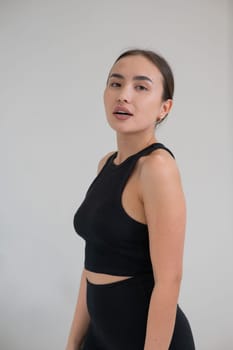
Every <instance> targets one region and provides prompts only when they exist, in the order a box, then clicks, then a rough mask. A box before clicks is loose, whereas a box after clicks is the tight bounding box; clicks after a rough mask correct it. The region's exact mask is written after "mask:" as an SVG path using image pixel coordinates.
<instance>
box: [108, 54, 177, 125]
mask: <svg viewBox="0 0 233 350" xmlns="http://www.w3.org/2000/svg"><path fill="white" fill-rule="evenodd" d="M138 55H139V56H143V57H145V58H147V59H148V60H149V61H150V62H152V63H153V64H154V65H155V66H156V67H157V68H158V70H159V71H160V73H161V74H162V77H163V95H162V100H163V101H166V100H167V99H173V93H174V76H173V73H172V70H171V67H170V66H169V64H168V62H167V61H166V60H165V58H163V57H162V56H161V55H159V54H157V53H156V52H154V51H151V50H142V49H132V50H127V51H125V52H123V53H122V54H121V55H120V56H119V57H118V58H117V59H116V61H115V62H114V63H116V62H118V61H119V60H120V59H121V58H124V57H127V56H138ZM166 117H167V115H166V116H165V117H164V118H163V119H162V120H161V121H163V120H164V119H165V118H166ZM161 121H159V122H157V123H156V125H158V124H160V122H161Z"/></svg>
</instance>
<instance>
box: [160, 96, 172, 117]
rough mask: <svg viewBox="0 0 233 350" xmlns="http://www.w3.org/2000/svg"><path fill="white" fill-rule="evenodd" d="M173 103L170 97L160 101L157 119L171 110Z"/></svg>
mask: <svg viewBox="0 0 233 350" xmlns="http://www.w3.org/2000/svg"><path fill="white" fill-rule="evenodd" d="M172 105H173V100H172V99H167V100H166V101H163V102H162V105H161V108H160V115H159V119H160V120H161V119H163V118H164V117H165V116H166V115H167V114H168V113H169V112H170V110H171V108H172Z"/></svg>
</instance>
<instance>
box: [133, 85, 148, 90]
mask: <svg viewBox="0 0 233 350" xmlns="http://www.w3.org/2000/svg"><path fill="white" fill-rule="evenodd" d="M136 89H137V90H148V89H147V88H146V87H145V86H143V85H137V86H136Z"/></svg>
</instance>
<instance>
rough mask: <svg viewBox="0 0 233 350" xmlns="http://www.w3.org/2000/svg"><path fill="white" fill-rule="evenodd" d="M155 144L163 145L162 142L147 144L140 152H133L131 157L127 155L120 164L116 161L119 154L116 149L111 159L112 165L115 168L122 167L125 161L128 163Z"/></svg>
mask: <svg viewBox="0 0 233 350" xmlns="http://www.w3.org/2000/svg"><path fill="white" fill-rule="evenodd" d="M154 145H162V144H161V143H160V142H154V143H151V144H150V145H149V146H146V147H144V148H143V149H141V150H139V151H138V152H136V153H134V154H131V155H130V156H129V157H127V158H126V159H125V160H123V162H121V163H120V164H116V163H114V159H115V158H116V156H117V154H118V151H116V152H115V153H113V154H112V157H111V161H110V165H111V166H112V167H113V168H120V167H121V166H123V165H124V164H125V163H127V162H128V161H129V160H130V159H131V158H133V157H135V156H138V155H140V154H141V153H142V152H144V151H146V150H148V149H150V148H151V147H153V146H154Z"/></svg>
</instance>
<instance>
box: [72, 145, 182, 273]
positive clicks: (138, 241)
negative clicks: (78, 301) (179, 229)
mask: <svg viewBox="0 0 233 350" xmlns="http://www.w3.org/2000/svg"><path fill="white" fill-rule="evenodd" d="M157 148H163V149H165V150H167V151H168V152H169V153H170V154H171V155H172V156H173V157H174V155H173V154H172V152H171V151H170V150H169V149H168V148H166V147H165V146H164V145H163V144H161V143H158V142H157V143H153V144H151V145H149V146H147V147H146V148H144V149H142V150H140V151H139V152H137V153H135V154H133V155H131V156H129V157H128V158H127V159H125V160H124V161H123V162H122V163H121V164H119V165H116V164H115V163H114V162H113V160H114V158H115V157H116V156H117V152H115V153H113V154H112V155H111V156H110V157H109V158H108V160H107V161H106V163H105V164H104V166H103V168H102V169H101V170H100V172H99V174H98V175H97V176H96V177H95V178H94V180H93V181H92V183H91V185H90V186H89V188H88V190H87V192H86V195H85V198H84V200H83V202H82V204H81V205H80V207H79V208H78V210H77V212H76V213H75V215H74V222H73V223H74V228H75V230H76V232H77V233H78V234H79V235H80V236H81V237H82V238H83V239H84V240H85V242H86V244H85V262H84V266H85V268H86V269H87V270H90V271H94V272H99V273H106V274H113V275H119V276H133V275H137V274H142V273H147V272H152V264H151V259H150V253H149V237H148V227H147V225H146V224H144V223H140V222H138V221H136V220H135V219H133V218H132V217H130V216H129V215H128V214H127V213H126V211H125V210H124V208H123V207H122V204H121V194H122V192H123V188H124V186H125V184H126V182H127V180H128V178H129V176H130V174H131V173H132V170H133V168H134V166H135V164H136V162H137V160H138V159H139V157H141V156H145V155H147V154H149V153H150V152H152V151H153V150H155V149H157ZM174 158H175V157H174Z"/></svg>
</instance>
